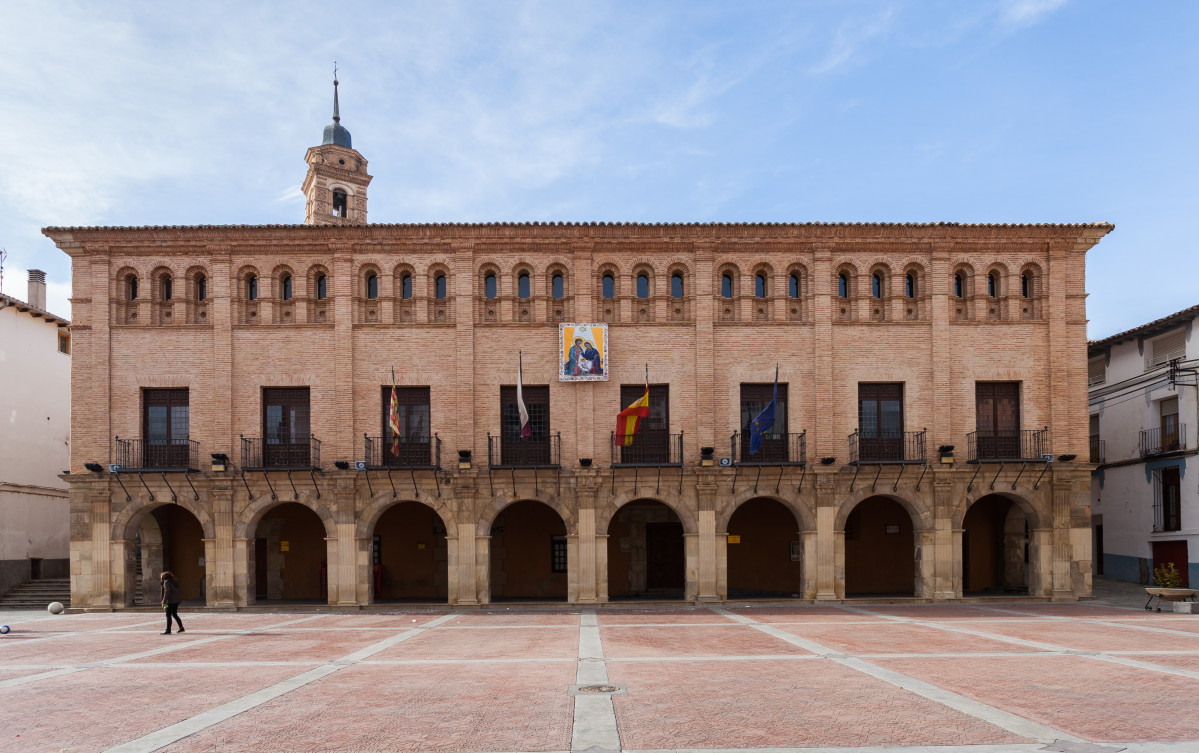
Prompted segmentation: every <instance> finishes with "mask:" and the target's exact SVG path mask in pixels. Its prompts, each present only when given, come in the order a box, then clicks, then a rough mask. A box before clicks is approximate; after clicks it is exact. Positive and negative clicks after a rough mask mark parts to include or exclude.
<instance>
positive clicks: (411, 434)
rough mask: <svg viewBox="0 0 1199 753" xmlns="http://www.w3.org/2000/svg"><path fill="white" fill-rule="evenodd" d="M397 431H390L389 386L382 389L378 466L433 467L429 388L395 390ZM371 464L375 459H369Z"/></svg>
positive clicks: (401, 388) (398, 388) (400, 388)
mask: <svg viewBox="0 0 1199 753" xmlns="http://www.w3.org/2000/svg"><path fill="white" fill-rule="evenodd" d="M396 403H397V405H396V409H397V413H398V414H399V419H400V432H399V434H398V435H395V436H393V434H392V431H391V387H390V386H387V387H384V388H383V433H382V435H381V436H382V437H383V443H382V444H383V446H382V457H380V458H379V461H380V465H385V466H394V467H396V468H413V467H417V468H419V467H424V466H431V465H433V435H432V432H431V430H430V428H429V388H428V387H397V388H396ZM371 460H372V461H373V460H374V458H371Z"/></svg>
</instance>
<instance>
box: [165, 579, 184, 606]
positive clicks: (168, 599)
mask: <svg viewBox="0 0 1199 753" xmlns="http://www.w3.org/2000/svg"><path fill="white" fill-rule="evenodd" d="M181 601H183V599H182V598H180V596H179V581H177V580H174V579H171V580H164V581H163V582H162V603H163V604H178V603H179V602H181Z"/></svg>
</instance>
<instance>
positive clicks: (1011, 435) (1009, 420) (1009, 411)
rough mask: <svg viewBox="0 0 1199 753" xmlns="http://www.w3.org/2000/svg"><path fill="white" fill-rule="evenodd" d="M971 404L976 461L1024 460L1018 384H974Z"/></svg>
mask: <svg viewBox="0 0 1199 753" xmlns="http://www.w3.org/2000/svg"><path fill="white" fill-rule="evenodd" d="M974 401H975V402H974V404H975V428H976V429H977V432H976V433H975V435H974V436H975V442H976V445H975V449H976V451H977V453H978V454H977V457H978V458H979V459H984V458H986V459H1003V458H1020V457H1024V455H1023V454H1022V453H1021V447H1020V383H1019V382H976V383H975V385H974Z"/></svg>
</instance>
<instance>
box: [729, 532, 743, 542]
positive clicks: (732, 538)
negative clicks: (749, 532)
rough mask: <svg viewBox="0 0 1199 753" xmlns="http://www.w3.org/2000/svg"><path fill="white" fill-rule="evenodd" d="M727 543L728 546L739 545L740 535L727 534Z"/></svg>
mask: <svg viewBox="0 0 1199 753" xmlns="http://www.w3.org/2000/svg"><path fill="white" fill-rule="evenodd" d="M729 543H730V544H740V543H741V534H739V533H730V534H729Z"/></svg>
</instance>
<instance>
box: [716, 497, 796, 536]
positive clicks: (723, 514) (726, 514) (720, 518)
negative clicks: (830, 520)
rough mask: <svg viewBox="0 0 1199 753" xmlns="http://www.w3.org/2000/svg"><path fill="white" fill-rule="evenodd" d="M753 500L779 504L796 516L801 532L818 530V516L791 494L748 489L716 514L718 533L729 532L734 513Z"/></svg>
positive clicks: (729, 501) (726, 503)
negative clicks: (766, 500)
mask: <svg viewBox="0 0 1199 753" xmlns="http://www.w3.org/2000/svg"><path fill="white" fill-rule="evenodd" d="M752 499H768V500H771V501H772V502H778V503H779V504H781V505H782V506H783V507H785V508H787V509H788V510H789V511H790V512H791V514H792V515H794V516H795V522H796V523H797V524H798V525H799V529H800V530H802V531H815V530H816V515H815V513H814V512H813V511H812V510H810V509H808V506H807V505H805V504H804V503H803V501H802V500H801V499H799V498H796V497H793V496H791V495H789V494H770V493H761V492H755V491H754V490H753V489H752V488H747V489H743V490H742V491H741V492H739V493H738V494H736V495H734V496H733V498H732V499H730V500H728V501H727V502H725V504H724V506H723V507H721V508H720V509H719V510H718V511H717V512H716V532H717V533H721V532H723V531H727V530H728V527H729V520H731V519H732V517H733V513H735V512H737V508H739V507H741V506H742V505H743V504H745V503H746V502H749V501H750V500H752Z"/></svg>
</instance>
